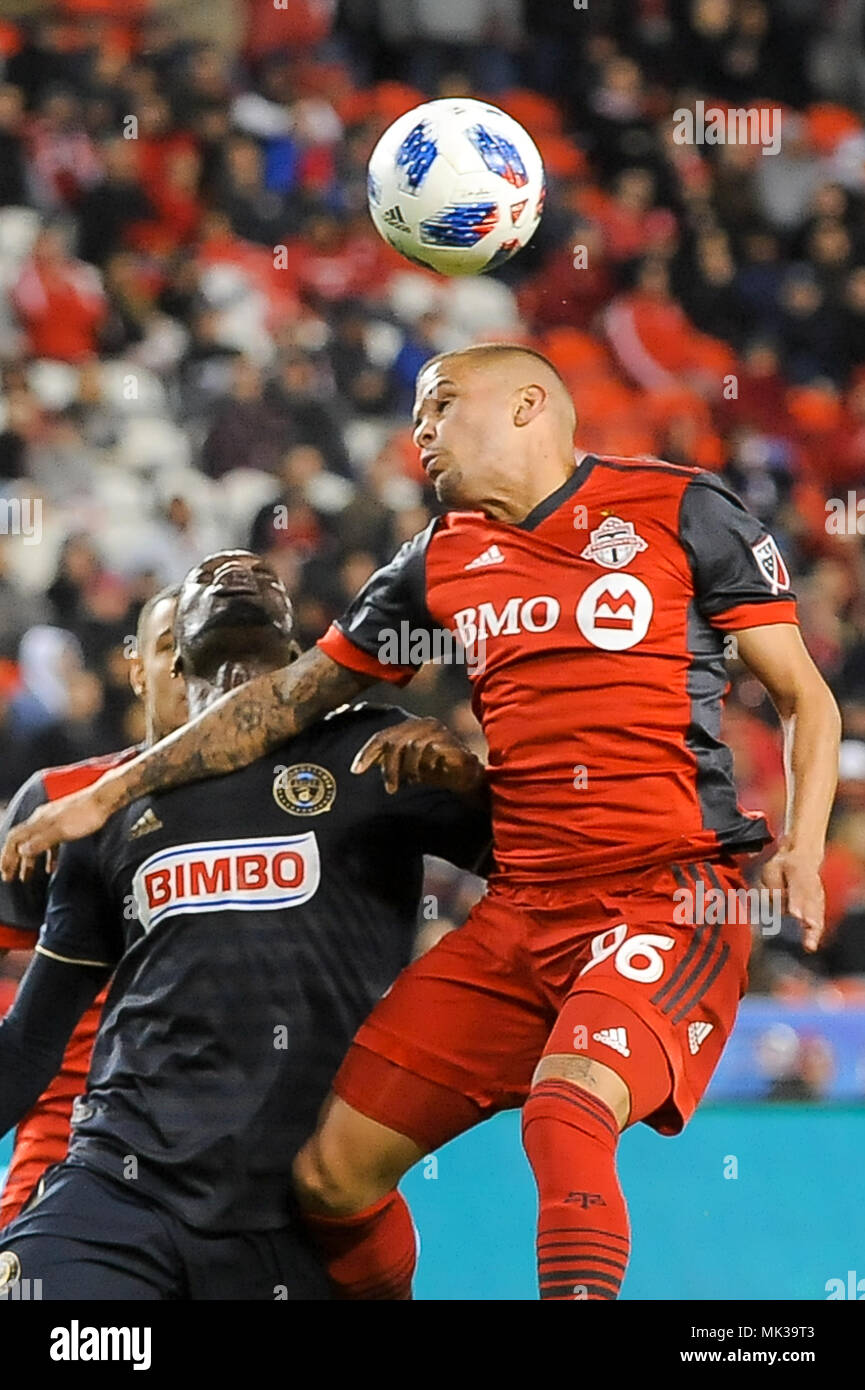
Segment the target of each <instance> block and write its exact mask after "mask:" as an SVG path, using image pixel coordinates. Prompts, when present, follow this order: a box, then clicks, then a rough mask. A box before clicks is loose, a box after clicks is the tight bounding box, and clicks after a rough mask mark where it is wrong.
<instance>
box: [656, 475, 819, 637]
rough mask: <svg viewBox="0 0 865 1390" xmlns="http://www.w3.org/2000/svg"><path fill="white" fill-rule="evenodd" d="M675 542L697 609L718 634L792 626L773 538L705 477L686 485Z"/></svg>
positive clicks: (785, 578) (785, 576)
mask: <svg viewBox="0 0 865 1390" xmlns="http://www.w3.org/2000/svg"><path fill="white" fill-rule="evenodd" d="M679 538H680V540H681V543H682V545H683V547H684V549H685V551H686V553H687V555H688V558H689V562H690V565H691V571H692V574H693V576H694V586H695V589H696V597H697V605H698V607H699V609H700V612H701V613H702V614H703V616H704V617H705V618H707V619H708V620H709V622H710V623H711V624H712V626H713V627H717V628H720V629H721V630H722V631H724V632H733V631H735V630H736V629H737V628H748V627H760V626H761V625H762V624H764V623H795V622H796V621H797V618H796V601H795V596H794V594H793V593H792V592H791V589H790V576H789V573H788V571H787V566H786V565H785V563H784V559H783V557H782V555H781V552H780V550H779V549H778V547H777V545H776V544H775V541H774V538H773V537H772V536H771V535H770V534H769V532H768V531H767V530H766V528H765V526H764V525H763V523H762V522H761V521H758V520H757V518H756V517H755V516H753V515H752V514H751V513H750V512H749V511H748V509H747V508H746V507H745V506H744V504H743V503H742V502H740V500H739V498H738V497H737V496H736V494H735V493H734V492H730V490H729V489H728V488H726V487H724V485H723V483H720V482H719V481H718V479H717V478H716V477H715V476H714V475H713V474H711V473H698V474H697V475H696V477H694V479H693V480H692V481H691V482H690V483H689V484H688V487H687V488H686V489H685V492H684V494H683V497H682V506H681V511H680V513H679Z"/></svg>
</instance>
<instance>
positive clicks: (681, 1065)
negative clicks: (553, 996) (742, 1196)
mask: <svg viewBox="0 0 865 1390" xmlns="http://www.w3.org/2000/svg"><path fill="white" fill-rule="evenodd" d="M713 872H715V873H716V876H717V877H718V879H719V881H720V882H721V883H722V884H724V885H725V886H726V885H727V884H728V883H729V884H735V883H740V882H741V880H740V879H739V877H738V874H737V872H736V871H735V870H728V871H725V870H723V869H722V868H720V866H715V869H714V870H713ZM709 916H711V915H710V914H709ZM673 919H674V912H673V906H672V904H671V908H670V912H669V914H668V916H667V918H666V920H665V919H664V918H663V917H662V916H659V914H658V909H657V905H656V904H652V906H651V911H648V910H647V911H645V912H643V913H641V910H640V905H639V903H638V902H633V903H631V904H630V910H629V913H628V920H627V921H623V922H621V923H618V924H617V925H616V926H614V927H612V928H608V929H606V930H604V931H602V932H599V933H597V934H596V935H595V936H594V937H593V938H592V939H591V941H590V943H589V948H588V950H587V951H586V953H585V961H584V963H583V964H582V966H581V968H580V970H579V972H578V974H577V976H576V978H575V979H574V980H573V982H572V985H571V988H570V991H569V994H568V998H567V1001H566V1010H567V1012H566V1010H565V1009H563V1010H562V1014H561V1016H560V1023H559V1024H557V1025H556V1028H554V1030H553V1034H552V1036H551V1041H550V1044H548V1048H547V1051H551V1050H553V1049H555V1050H557V1051H558V1052H569V1053H570V1054H572V1055H580V1054H583V1055H585V1056H586V1057H588V1058H593V1059H595V1060H596V1061H598V1062H601V1063H603V1064H604V1065H606V1066H609V1067H610V1068H612V1069H613V1070H614V1071H615V1072H616V1073H617V1075H619V1076H620V1077H621V1078H622V1080H623V1081H624V1082H625V1084H626V1085H627V1087H628V1091H629V1095H630V1114H629V1122H630V1123H634V1122H636V1121H637V1120H642V1119H645V1120H647V1121H648V1123H649V1124H651V1125H652V1126H653V1127H655V1128H658V1129H660V1130H661V1132H663V1133H677V1132H678V1131H679V1130H680V1129H682V1127H683V1126H684V1124H686V1123H687V1121H688V1119H689V1118H690V1116H691V1114H692V1113H693V1111H694V1109H695V1108H696V1105H697V1104H698V1102H699V1100H700V1098H701V1097H702V1095H703V1092H704V1091H705V1089H706V1086H707V1085H708V1083H709V1080H710V1078H711V1076H712V1072H713V1071H714V1069H715V1066H716V1065H717V1062H718V1060H719V1058H720V1055H721V1052H722V1051H723V1047H724V1044H725V1042H726V1040H727V1038H728V1036H729V1034H730V1032H731V1031H732V1028H733V1024H734V1022H735V1018H736V1012H737V1009H738V1003H739V999H740V998H741V996H742V994H743V992H744V990H745V987H746V983H747V963H748V956H749V954H750V946H751V931H750V925H749V924H748V923H747V922H744V923H741V924H740V923H738V922H735V921H729V922H727V921H719V922H715V921H713V920H711V919H710V920H705V921H702V922H699V923H697V924H696V925H691V924H686V925H679V924H678V923H677V922H676V921H674V920H673ZM659 1047H660V1050H661V1053H662V1054H663V1064H662V1063H661V1061H660V1060H659V1051H658V1048H659ZM659 1090H661V1091H663V1095H661V1096H660V1098H659Z"/></svg>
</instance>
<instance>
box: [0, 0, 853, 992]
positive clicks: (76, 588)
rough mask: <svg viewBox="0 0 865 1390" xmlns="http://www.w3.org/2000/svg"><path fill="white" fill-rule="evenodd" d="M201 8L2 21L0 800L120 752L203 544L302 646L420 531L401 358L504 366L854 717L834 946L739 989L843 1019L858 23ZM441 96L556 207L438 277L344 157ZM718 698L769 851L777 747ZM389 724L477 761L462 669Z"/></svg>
mask: <svg viewBox="0 0 865 1390" xmlns="http://www.w3.org/2000/svg"><path fill="white" fill-rule="evenodd" d="M206 8H207V7H205V6H198V7H190V6H188V5H183V4H176V5H175V4H172V3H162V4H160V5H159V6H158V8H157V7H155V6H154V7H151V5H149V4H148V3H147V0H125V3H123V4H122V5H121V4H119V3H114V2H113V0H67V3H63V4H58V5H56V6H51V5H49V4H48V3H47V0H46V3H43V4H41V5H40V6H38V7H36V8H34V7H32V6H28V5H26V4H24V3H23V0H22V3H21V4H20V5H18V6H16V5H15V4H14V3H5V0H4V3H2V4H0V285H2V289H3V293H2V295H0V386H2V390H0V503H2V504H3V505H2V506H0V518H2V517H3V516H4V515H6V514H8V516H9V517H10V518H14V517H15V516H16V515H19V513H16V512H15V509H14V504H15V502H16V499H19V500H23V499H29V505H30V508H31V512H30V513H29V515H30V517H31V521H33V520H34V519H35V517H36V516H38V534H37V533H36V531H35V529H34V528H33V527H31V529H30V534H29V535H28V534H12V532H14V531H15V530H16V529H17V530H18V531H23V529H24V528H23V526H18V527H17V528H16V526H14V525H10V524H8V522H7V524H6V525H5V526H4V527H3V528H2V530H3V532H8V534H6V533H0V801H6V800H8V798H9V797H10V796H11V795H12V794H13V792H14V791H15V790H16V788H17V787H18V786H19V785H20V783H21V781H22V780H23V778H25V777H26V776H27V775H28V774H29V773H30V772H31V771H33V770H34V769H35V768H37V767H41V766H44V765H46V764H53V763H58V762H65V761H70V760H73V759H77V758H80V757H85V756H89V755H91V754H94V753H97V752H103V751H106V750H108V749H111V748H118V747H121V746H125V745H128V744H130V743H133V742H135V741H137V740H138V739H140V738H141V736H142V733H143V728H142V720H141V713H140V710H139V709H138V707H137V706H136V704H135V703H134V702H133V699H132V697H131V694H130V692H129V689H128V684H127V657H128V655H129V651H130V649H131V641H132V638H131V634H132V633H133V632H134V629H135V621H136V617H137V613H138V611H139V610H140V607H141V605H142V603H143V602H144V601H145V600H146V599H147V597H148V596H149V595H150V594H152V593H153V592H155V591H156V590H157V589H158V588H159V587H161V586H162V585H163V584H165V583H168V582H170V581H174V580H177V579H179V578H181V577H182V576H183V574H184V573H185V572H186V570H187V569H188V568H189V567H190V565H191V564H192V563H193V562H195V561H196V560H198V559H199V558H200V557H201V556H202V555H204V554H206V553H207V552H208V551H211V550H214V549H216V548H219V547H223V546H226V545H242V546H250V547H251V548H253V549H255V550H257V551H259V552H261V553H263V554H266V555H267V556H269V557H270V559H271V560H272V562H273V563H274V564H275V566H276V567H277V569H278V570H279V572H280V574H281V575H282V577H283V578H284V580H285V582H286V584H287V586H288V588H289V590H290V592H291V594H292V597H293V599H294V602H295V605H296V613H297V620H298V625H299V629H300V635H301V638H302V640H303V642H304V643H311V642H313V641H314V640H315V638H316V637H318V636H319V635H320V634H321V633H322V632H323V631H324V629H325V628H326V626H327V625H328V623H329V621H330V620H331V619H332V618H333V617H334V616H336V615H338V614H339V612H340V611H341V609H342V608H343V606H344V604H345V602H346V601H347V599H348V598H349V597H351V596H352V595H353V594H354V593H355V592H356V590H357V589H358V587H359V586H360V585H361V584H362V583H363V582H364V580H365V579H366V578H367V577H368V575H369V574H370V573H371V572H372V571H373V569H374V568H375V567H376V566H377V565H378V564H380V563H381V562H382V561H384V560H386V559H387V558H388V557H389V556H390V555H391V554H392V552H393V551H394V549H395V548H396V547H397V546H398V545H399V544H400V543H401V542H402V541H403V540H405V539H407V538H408V537H409V536H411V535H412V534H414V532H416V531H417V530H419V529H420V528H421V527H423V526H424V525H425V524H426V521H427V520H428V518H429V517H430V516H431V515H432V514H433V513H434V511H435V501H434V498H433V497H432V495H431V493H430V491H429V489H428V488H427V486H426V482H425V479H424V476H423V474H422V472H421V471H420V470H419V467H418V463H417V459H416V455H415V451H414V449H413V447H412V444H411V440H410V435H409V429H408V424H407V420H408V410H409V407H410V404H411V399H412V388H413V381H414V376H415V373H416V372H417V370H418V368H419V366H420V365H421V364H422V363H423V361H424V360H425V359H426V358H427V357H428V356H429V355H431V354H432V353H434V352H437V351H441V350H444V349H448V348H452V347H459V346H462V345H464V344H466V343H469V342H472V341H479V340H490V339H508V340H518V341H523V342H526V343H528V344H532V345H534V346H536V347H538V348H540V350H542V351H543V352H545V353H547V354H548V355H549V356H550V357H551V358H552V360H553V361H554V362H555V363H556V364H557V366H558V368H559V370H560V371H561V372H562V374H563V376H564V377H565V379H566V380H567V381H568V383H569V385H570V386H571V387H572V389H573V392H574V398H575V401H576V403H577V408H578V414H579V420H580V425H579V442H580V444H581V446H582V447H584V448H586V449H589V450H593V451H595V452H600V453H612V454H641V453H649V454H654V455H659V456H662V457H665V458H668V459H672V460H675V461H677V462H682V463H689V464H698V465H699V466H701V467H704V468H709V469H712V470H715V471H719V472H723V473H724V475H725V476H726V477H727V478H728V480H729V481H730V483H731V484H732V485H733V486H734V487H735V488H736V489H737V490H738V491H739V493H740V494H741V495H742V496H743V497H744V499H745V500H746V502H747V503H748V505H749V506H750V507H751V508H752V510H754V511H755V512H756V513H757V514H758V515H759V516H760V517H761V518H763V519H765V521H766V524H767V526H771V528H772V529H773V531H774V534H775V535H776V537H777V539H778V541H779V543H780V545H781V547H782V549H783V551H784V553H785V556H786V557H787V558H788V560H789V562H790V563H791V567H792V571H793V575H794V587H795V589H796V591H797V594H798V596H799V598H800V604H801V617H802V623H803V627H804V631H805V635H806V639H807V641H808V643H809V646H810V648H811V651H812V652H813V654H814V656H815V658H816V659H817V661H818V663H819V665H820V667H821V669H822V670H823V672H824V674H825V675H826V677H827V679H828V680H829V681H830V683H831V685H832V687H833V689H834V690H835V691H836V693H837V695H838V697H839V700H840V702H841V704H842V707H843V712H844V721H845V727H844V746H843V751H842V785H841V793H840V796H839V800H838V808H837V812H836V815H835V818H834V821H833V826H832V834H831V843H830V850H829V854H828V857H827V863H826V872H825V878H826V887H827V895H828V904H829V918H830V924H831V931H830V939H829V944H828V947H827V949H826V950H825V951H824V952H823V953H822V954H821V956H820V957H818V958H817V960H816V961H814V960H806V959H805V958H804V957H803V955H802V953H801V951H800V950H799V948H798V944H797V940H796V934H795V932H793V931H792V930H787V927H785V930H784V931H783V932H782V934H781V937H780V938H778V939H771V940H770V939H768V938H761V939H759V940H758V948H757V951H756V953H755V959H754V967H753V970H752V987H753V988H755V989H757V990H761V991H765V992H774V993H776V994H779V995H782V996H784V997H788V998H798V997H806V996H813V995H814V994H815V993H816V994H818V995H820V996H821V997H825V998H826V999H828V1000H829V1001H830V1002H831V1001H835V1002H838V1001H842V1002H843V1001H845V1000H846V1001H848V1002H859V1003H862V1004H863V1006H865V983H863V982H865V945H863V944H862V943H865V934H863V932H862V930H861V928H862V927H863V925H865V923H863V917H865V565H863V548H862V542H861V539H860V536H859V534H858V533H857V529H856V518H857V513H856V500H857V498H858V494H859V492H860V491H861V494H862V497H863V499H865V216H863V211H865V0H836V2H835V3H833V4H826V5H819V6H818V5H814V4H812V3H809V0H773V3H771V4H769V3H767V2H766V0H627V2H626V0H591V4H590V5H588V6H586V7H585V8H579V7H577V6H576V5H572V4H570V3H565V0H561V3H556V4H553V3H550V4H545V5H537V4H534V5H530V3H529V0H343V3H337V0H290V3H288V4H286V5H285V6H280V5H279V4H277V3H275V2H274V0H245V3H241V0H234V3H233V4H232V5H231V7H230V10H231V19H232V22H231V23H230V24H228V26H227V28H226V27H225V26H223V28H220V24H219V23H218V22H217V21H218V20H219V17H220V16H223V17H224V16H225V13H226V9H225V6H224V5H222V4H221V3H215V4H214V9H213V15H212V19H213V32H214V33H215V34H216V38H215V39H214V37H212V36H211V35H210V33H209V31H208V29H207V28H206V27H200V28H199V29H198V30H196V28H195V23H194V17H191V10H197V11H199V12H200V13H203V12H204V11H205V9H206ZM199 23H200V14H199ZM223 29H224V32H223ZM454 94H475V95H480V96H483V97H485V98H489V99H491V100H493V101H495V102H497V103H498V104H500V105H501V106H503V107H505V108H506V109H507V110H508V111H509V112H510V113H511V114H512V115H514V116H515V117H516V118H517V119H519V120H521V121H522V122H523V123H524V124H525V125H526V127H527V128H528V129H529V130H530V132H531V133H532V135H533V137H534V138H535V140H536V142H537V144H538V145H539V147H540V150H541V153H542V155H543V157H544V161H545V164H546V168H547V174H548V181H549V193H548V198H547V206H546V213H545V215H544V218H543V220H542V224H541V227H540V229H539V231H538V233H537V235H536V237H535V239H534V241H533V242H532V244H531V245H530V246H529V248H528V249H527V250H525V251H524V252H523V253H521V254H520V255H519V256H518V257H516V258H515V259H514V260H513V261H512V262H510V263H509V264H508V265H507V266H506V267H504V268H503V270H502V271H501V272H499V273H497V274H496V275H495V276H490V277H480V278H477V279H470V280H466V281H459V280H457V281H452V282H451V281H444V280H441V279H439V278H438V277H436V276H435V275H433V274H432V273H427V272H425V271H423V270H422V269H420V268H418V267H415V266H411V265H409V264H408V263H406V262H405V261H402V260H400V258H399V257H397V256H396V254H395V253H394V252H393V251H392V250H391V249H390V248H389V247H387V246H386V245H385V244H384V243H383V242H382V241H380V240H379V238H378V237H377V236H376V234H375V232H374V230H373V228H372V226H371V223H370V221H369V219H368V216H367V212H366V161H367V159H368V157H369V154H370V152H371V150H372V148H373V146H374V144H375V142H376V140H377V138H378V136H379V135H380V134H381V132H382V131H383V130H384V129H385V128H386V126H387V125H388V124H389V123H390V122H391V121H392V120H393V119H395V117H396V116H398V115H400V114H402V112H404V111H405V110H407V109H409V108H411V107H412V106H414V105H416V104H418V103H419V102H420V101H422V100H424V99H426V98H429V97H433V96H442V95H454ZM698 99H701V100H703V101H704V102H706V104H707V105H709V104H711V106H712V107H713V108H719V107H720V108H722V109H726V108H728V107H730V106H732V107H736V106H745V105H747V106H755V105H767V106H769V107H770V108H771V109H772V110H778V111H780V113H781V119H782V139H781V147H780V151H779V152H778V153H777V154H774V155H767V154H764V153H763V152H762V151H761V148H760V146H759V144H750V145H748V144H745V145H743V144H726V145H709V144H703V145H699V144H680V143H678V142H677V139H676V135H675V131H676V121H675V119H674V113H675V112H676V111H677V110H681V109H683V108H685V109H693V107H694V104H695V102H696V101H697V100H698ZM851 493H852V494H854V496H853V500H852V504H849V494H851ZM830 499H840V501H839V502H838V508H840V507H841V503H842V502H843V506H844V516H845V518H846V527H845V528H839V527H838V526H837V525H836V526H835V527H834V528H833V527H829V528H827V525H826V520H827V503H828V502H829V500H830ZM34 508H35V513H34V511H33V509H34ZM863 514H865V507H863ZM20 515H21V516H23V515H24V511H23V509H20ZM851 517H852V524H851ZM845 529H846V534H844V533H841V534H839V533H838V532H839V530H841V531H842V532H843V531H844V530H845ZM862 532H863V533H865V519H863V521H862ZM731 680H732V689H731V695H730V701H729V707H728V713H727V725H726V727H727V737H728V738H729V740H730V742H731V743H732V745H733V747H734V750H735V754H736V762H737V769H738V777H739V783H740V788H741V799H742V802H743V804H744V805H745V806H747V807H750V808H754V807H762V808H764V809H766V810H767V811H768V813H769V815H770V819H771V821H772V823H773V825H774V826H775V827H776V828H778V827H779V825H780V819H781V812H782V806H783V795H784V786H783V774H782V768H781V758H780V743H779V735H778V731H777V721H776V719H775V717H774V713H773V711H772V710H771V708H770V707H769V705H768V701H767V699H766V697H765V695H764V693H763V691H762V688H761V687H759V686H758V684H757V682H756V681H755V680H754V679H753V678H750V677H749V676H748V674H747V673H746V672H744V671H743V670H742V669H741V668H740V667H738V666H737V665H736V664H735V663H731ZM400 699H401V702H402V703H404V704H405V706H406V707H407V708H409V709H411V710H412V711H416V712H422V713H432V714H436V715H438V716H439V717H441V718H444V719H447V720H448V721H449V722H450V723H451V724H452V725H453V726H454V727H455V728H456V729H457V730H458V731H459V732H461V733H462V734H463V736H464V737H466V738H467V739H468V740H469V741H471V742H473V744H474V745H475V746H476V747H477V748H478V749H479V750H482V740H481V737H480V734H479V730H478V728H477V725H476V723H475V721H474V718H473V715H472V713H471V709H470V705H469V701H468V692H467V689H466V687H465V686H464V685H463V684H462V678H461V674H460V672H459V671H458V670H456V671H455V670H454V669H453V668H446V667H434V666H430V667H428V668H426V669H425V670H424V671H423V672H422V673H421V674H420V676H419V677H418V678H417V679H416V680H415V681H414V682H413V683H412V685H411V686H410V687H409V688H408V689H407V690H406V691H405V692H403V693H402V694H401V696H400ZM437 873H438V878H436V879H435V880H434V884H435V891H436V892H437V893H439V894H440V896H441V899H442V901H443V903H444V905H445V917H444V920H445V921H453V920H461V918H462V916H463V915H464V914H465V911H466V910H467V905H468V904H469V903H470V901H471V896H472V892H473V891H475V890H474V889H473V888H472V886H471V885H467V884H466V883H465V881H464V880H463V879H461V878H459V877H457V876H453V875H449V874H447V873H446V872H445V870H444V869H441V870H438V871H437ZM788 925H789V924H788ZM441 928H442V919H438V920H437V922H436V923H430V924H429V927H428V931H432V930H436V931H439V930H441Z"/></svg>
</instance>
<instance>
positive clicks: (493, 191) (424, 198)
mask: <svg viewBox="0 0 865 1390" xmlns="http://www.w3.org/2000/svg"><path fill="white" fill-rule="evenodd" d="M368 192H369V210H370V214H371V216H372V220H373V222H374V223H375V226H376V229H377V230H378V232H379V233H380V234H381V235H382V236H383V237H384V239H385V241H388V242H390V244H391V246H394V247H396V249H397V251H399V252H400V253H401V254H402V255H403V256H405V257H407V259H408V260H410V261H415V262H418V263H419V264H421V265H425V266H431V267H432V269H433V270H437V271H439V272H440V274H442V275H477V274H479V272H481V271H484V270H494V269H495V268H496V267H497V266H500V265H503V264H504V262H505V261H507V260H509V259H510V257H511V256H513V254H514V253H515V252H516V251H519V250H520V248H521V247H523V246H525V245H526V242H528V241H529V240H530V238H531V237H532V236H533V234H534V232H535V229H536V227H537V225H538V223H539V222H540V220H541V213H542V212H543V209H544V197H545V194H546V183H545V180H544V166H543V161H542V160H541V156H540V154H539V153H538V149H537V146H536V145H535V142H534V141H533V140H532V138H531V136H530V135H528V134H527V132H526V131H525V130H524V129H523V127H522V126H521V125H520V124H519V122H518V121H515V120H513V118H512V117H511V116H509V115H507V113H506V112H505V111H500V110H499V108H498V107H497V106H490V105H489V104H488V103H487V102H485V101H475V100H473V99H472V98H471V97H447V98H445V99H444V100H441V101H428V102H425V103H424V105H423V106H416V107H415V108H414V110H413V111H407V112H406V114H405V115H404V116H400V118H399V120H397V121H394V123H393V125H392V126H390V127H389V128H388V129H387V130H386V131H385V133H384V135H383V136H382V137H381V139H380V140H379V142H378V144H377V145H376V147H375V149H374V150H373V152H372V158H371V159H370V161H369V174H368Z"/></svg>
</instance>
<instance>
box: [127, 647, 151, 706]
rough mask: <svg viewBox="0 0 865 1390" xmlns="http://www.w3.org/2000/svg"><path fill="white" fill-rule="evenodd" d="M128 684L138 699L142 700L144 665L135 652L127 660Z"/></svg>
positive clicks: (144, 684)
mask: <svg viewBox="0 0 865 1390" xmlns="http://www.w3.org/2000/svg"><path fill="white" fill-rule="evenodd" d="M129 684H130V685H131V687H132V690H133V693H134V694H135V695H137V697H138V699H139V700H141V699H143V697H144V691H145V689H146V688H147V681H146V679H145V676H144V663H143V661H142V660H141V657H140V656H139V655H138V653H137V652H136V653H135V655H134V656H131V657H130V658H129Z"/></svg>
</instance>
